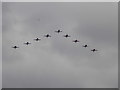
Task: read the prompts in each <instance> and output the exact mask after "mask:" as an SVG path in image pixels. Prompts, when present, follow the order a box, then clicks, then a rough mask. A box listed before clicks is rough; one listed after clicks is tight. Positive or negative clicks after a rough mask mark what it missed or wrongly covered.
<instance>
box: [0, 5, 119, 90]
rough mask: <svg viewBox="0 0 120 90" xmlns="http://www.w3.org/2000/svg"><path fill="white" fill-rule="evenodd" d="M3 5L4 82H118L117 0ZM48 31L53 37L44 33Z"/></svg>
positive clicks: (97, 84)
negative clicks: (15, 46) (86, 46)
mask: <svg viewBox="0 0 120 90" xmlns="http://www.w3.org/2000/svg"><path fill="white" fill-rule="evenodd" d="M2 8H3V47H2V48H3V87H4V88H13V87H14V88H21V87H22V88H54V87H55V88H75V87H76V88H116V87H117V83H118V82H117V81H118V78H117V77H118V76H117V75H118V73H117V71H118V70H117V66H118V64H117V62H118V58H117V57H118V51H117V49H118V46H117V26H118V24H117V18H116V17H117V3H3V7H2ZM57 29H61V30H62V31H63V32H62V33H60V34H57V33H55V32H54V31H55V30H57ZM47 33H49V34H50V35H51V36H52V37H51V38H45V37H43V36H44V34H47ZM64 34H70V35H71V37H70V38H64V37H63V35H64ZM36 37H39V38H41V41H40V42H35V41H34V40H33V39H34V38H36ZM74 39H78V40H80V43H76V44H75V43H73V42H72V40H74ZM26 41H29V42H31V43H32V44H31V45H30V46H25V45H24V44H23V43H24V42H26ZM86 43H87V44H88V45H89V47H88V48H86V49H85V48H83V47H82V45H84V44H86ZM13 45H18V46H19V47H20V48H19V49H17V50H14V49H12V48H11V46H13ZM92 48H96V49H98V52H96V53H92V52H91V51H90V50H91V49H92Z"/></svg>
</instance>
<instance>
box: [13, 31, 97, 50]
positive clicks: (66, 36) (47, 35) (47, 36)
mask: <svg viewBox="0 0 120 90" xmlns="http://www.w3.org/2000/svg"><path fill="white" fill-rule="evenodd" d="M55 32H56V33H58V34H59V33H61V32H62V31H61V30H60V29H58V30H57V31H55ZM44 37H46V38H50V37H51V35H50V34H46V35H44ZM63 37H65V38H69V37H71V36H70V35H68V34H65V35H63ZM34 40H35V41H37V42H38V41H40V40H41V39H40V38H35V39H34ZM72 42H73V43H79V42H80V41H79V40H77V39H75V40H73V41H72ZM24 44H25V45H29V44H31V43H30V42H25V43H24ZM82 47H84V48H87V47H88V45H87V44H86V45H83V46H82ZM12 48H14V49H18V48H19V47H18V46H16V45H15V46H13V47H12ZM91 51H92V52H96V51H98V50H97V49H95V48H93V49H91Z"/></svg>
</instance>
